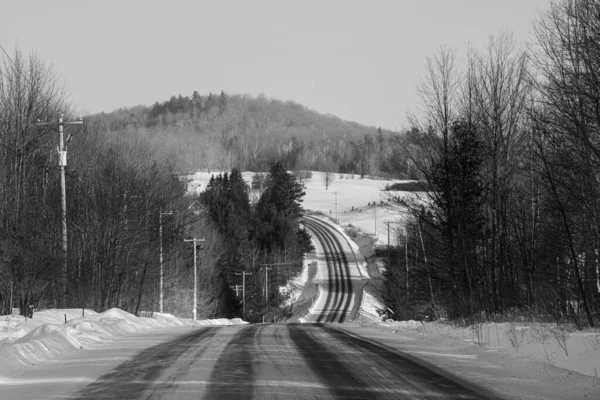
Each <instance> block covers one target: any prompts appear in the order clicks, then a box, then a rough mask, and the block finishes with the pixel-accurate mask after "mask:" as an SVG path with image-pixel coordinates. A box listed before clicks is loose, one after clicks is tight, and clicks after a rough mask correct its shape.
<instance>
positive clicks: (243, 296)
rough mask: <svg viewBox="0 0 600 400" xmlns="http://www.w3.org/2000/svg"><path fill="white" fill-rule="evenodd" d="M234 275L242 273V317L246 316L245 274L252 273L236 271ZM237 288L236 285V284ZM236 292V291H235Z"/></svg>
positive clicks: (249, 273) (250, 273)
mask: <svg viewBox="0 0 600 400" xmlns="http://www.w3.org/2000/svg"><path fill="white" fill-rule="evenodd" d="M235 274H236V275H242V319H244V318H246V275H252V272H246V271H242V272H236V273H235ZM236 290H237V285H236ZM236 294H237V293H236Z"/></svg>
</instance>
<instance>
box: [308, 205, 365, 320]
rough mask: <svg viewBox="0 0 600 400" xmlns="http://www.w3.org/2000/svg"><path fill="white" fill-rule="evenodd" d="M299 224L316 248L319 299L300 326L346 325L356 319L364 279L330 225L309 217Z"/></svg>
mask: <svg viewBox="0 0 600 400" xmlns="http://www.w3.org/2000/svg"><path fill="white" fill-rule="evenodd" d="M302 223H303V224H304V226H305V227H306V228H307V229H308V231H309V232H310V234H311V235H312V236H313V238H314V239H316V240H315V241H314V243H315V245H316V251H315V253H316V255H317V262H318V263H319V265H318V267H317V269H318V272H317V279H315V282H317V283H318V285H319V296H318V298H317V300H316V301H315V303H314V304H313V306H312V307H311V309H310V310H309V312H308V314H307V315H305V316H304V317H303V318H301V319H300V321H301V322H347V321H351V320H354V319H356V317H357V315H358V313H359V311H360V304H361V301H362V293H363V279H362V276H361V274H360V270H359V268H358V262H359V261H358V260H357V259H356V255H355V254H354V251H353V250H352V247H351V246H350V243H348V241H347V240H346V238H345V237H344V236H343V235H342V234H341V233H340V232H338V231H337V229H335V227H334V226H332V225H331V224H329V223H327V222H325V221H323V220H321V219H318V218H312V217H304V218H303V219H302Z"/></svg>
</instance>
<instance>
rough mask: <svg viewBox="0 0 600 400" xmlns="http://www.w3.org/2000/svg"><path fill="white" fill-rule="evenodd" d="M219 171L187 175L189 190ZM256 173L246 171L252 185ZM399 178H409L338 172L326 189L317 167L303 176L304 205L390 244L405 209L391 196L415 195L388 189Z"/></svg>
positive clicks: (197, 189) (193, 190) (197, 188)
mask: <svg viewBox="0 0 600 400" xmlns="http://www.w3.org/2000/svg"><path fill="white" fill-rule="evenodd" d="M219 173H222V172H219V171H213V172H211V173H208V172H198V173H196V174H195V175H188V176H187V177H186V178H185V180H186V181H187V182H188V191H189V192H190V193H199V192H201V191H203V190H204V189H206V185H207V184H208V182H209V180H210V177H211V176H213V175H217V174H219ZM253 175H254V173H253V172H243V173H242V176H243V177H244V180H245V181H246V182H248V184H249V185H251V184H252V177H253ZM397 182H406V181H399V180H385V179H369V178H361V177H360V175H353V174H336V175H335V180H334V181H333V183H331V184H330V185H329V188H328V189H325V183H324V180H323V174H322V173H321V172H315V171H313V172H312V177H311V178H306V179H303V180H302V183H304V185H305V189H306V195H305V196H304V202H303V203H302V206H303V207H304V208H305V209H306V210H312V211H319V212H322V213H324V214H326V215H329V216H330V217H331V218H336V215H337V219H339V222H340V224H341V225H348V224H352V225H353V226H354V227H356V228H358V229H360V230H361V231H362V232H364V233H366V234H370V235H373V236H374V237H376V238H377V239H378V242H379V243H380V244H387V240H388V227H389V229H390V242H391V243H392V244H393V243H394V230H395V229H398V228H401V227H402V226H403V225H402V223H403V221H404V215H405V214H404V211H405V210H404V209H403V208H402V207H400V206H399V205H398V204H397V203H394V202H393V201H390V202H389V203H388V200H393V198H397V197H401V198H404V197H407V196H410V197H414V196H415V194H414V193H411V192H402V191H384V189H385V187H386V185H392V184H393V183H397ZM382 202H383V204H382ZM336 204H337V206H336ZM369 204H370V205H369ZM388 222H389V225H388Z"/></svg>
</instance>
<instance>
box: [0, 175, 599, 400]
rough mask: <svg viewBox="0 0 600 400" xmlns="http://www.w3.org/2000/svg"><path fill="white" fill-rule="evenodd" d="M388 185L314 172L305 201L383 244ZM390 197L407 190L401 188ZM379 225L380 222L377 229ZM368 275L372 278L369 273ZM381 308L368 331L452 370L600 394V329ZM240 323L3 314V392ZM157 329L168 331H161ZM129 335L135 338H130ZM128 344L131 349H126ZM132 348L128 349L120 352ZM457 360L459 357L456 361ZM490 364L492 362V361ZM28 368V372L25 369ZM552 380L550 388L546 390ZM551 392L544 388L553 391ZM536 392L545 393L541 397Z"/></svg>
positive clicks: (367, 299)
mask: <svg viewBox="0 0 600 400" xmlns="http://www.w3.org/2000/svg"><path fill="white" fill-rule="evenodd" d="M252 175H253V174H252V173H244V178H245V179H246V180H247V181H248V182H249V183H250V182H251V180H252ZM195 178H197V179H195V181H193V185H192V186H193V187H195V188H204V187H205V186H206V183H207V182H208V179H209V178H210V175H209V174H208V173H199V174H198V175H197V177H195ZM391 183H393V182H392V181H385V180H371V179H360V177H358V176H353V177H351V176H349V175H344V176H343V177H342V178H340V176H339V175H338V176H337V179H336V181H335V182H334V183H333V184H332V185H331V186H330V187H329V189H328V190H325V186H324V183H323V181H322V179H321V176H320V174H319V173H316V172H315V173H313V178H312V179H305V180H304V184H305V186H306V196H305V200H304V203H303V206H304V208H305V209H307V210H313V211H320V212H323V213H325V214H330V211H331V217H332V218H335V210H336V208H335V205H336V196H337V216H338V218H339V221H340V224H341V225H342V226H346V225H349V224H352V225H353V226H354V227H356V228H358V229H360V230H361V231H363V232H364V233H366V234H371V235H374V236H375V234H376V236H377V238H378V240H379V242H380V243H387V224H386V222H387V221H390V222H392V223H391V224H390V225H397V226H399V227H400V228H401V226H402V225H401V224H402V220H403V217H402V214H401V210H398V209H396V210H391V209H388V208H386V207H381V201H384V202H385V201H386V200H387V199H388V196H389V195H390V193H389V192H382V189H384V188H385V185H386V184H391ZM335 193H337V195H336V194H335ZM391 195H392V196H404V195H410V194H407V193H402V192H397V193H392V194H391ZM374 202H377V203H378V204H379V205H380V206H378V207H377V214H376V215H375V207H374V206H371V207H369V206H368V203H371V204H372V203H374ZM353 207H354V211H353V210H352V208H353ZM359 210H360V211H359ZM386 210H387V211H386ZM375 216H376V218H375ZM375 226H377V228H376V229H375ZM306 277H307V273H306V269H305V272H304V273H303V274H301V275H300V276H298V277H297V278H296V279H295V280H294V282H291V283H290V285H288V290H289V291H290V292H293V293H292V298H297V297H298V295H299V293H300V291H301V289H302V287H303V285H304V282H306ZM365 277H366V278H368V276H366V274H365ZM380 308H382V305H381V303H379V301H378V300H377V299H376V298H375V297H374V296H372V295H371V294H369V293H365V296H364V297H363V303H362V312H361V316H362V317H363V318H362V321H368V322H371V323H373V325H370V326H372V327H375V326H377V327H379V328H377V329H375V330H373V329H372V328H370V330H365V331H364V333H363V334H366V332H379V331H381V332H384V330H385V331H386V332H387V333H386V338H387V339H390V337H392V338H393V335H402V334H403V333H404V335H412V336H411V338H413V339H417V340H418V339H421V341H422V344H421V345H416V343H415V347H414V349H412V350H411V349H409V348H403V350H404V351H409V352H410V351H413V353H414V354H415V355H417V356H419V357H422V358H425V359H428V358H432V357H434V353H435V352H434V349H437V348H439V351H438V350H435V351H436V352H440V351H441V352H442V353H444V352H445V353H448V354H446V355H443V357H441V358H440V357H439V354H437V353H436V354H437V355H435V357H437V358H436V360H437V361H436V362H437V363H438V364H440V363H441V364H440V365H441V366H443V367H445V368H448V369H453V368H454V367H456V368H458V369H459V370H460V368H463V366H465V365H467V364H461V363H462V362H463V361H464V360H465V357H467V356H465V355H464V354H468V357H470V358H468V359H466V360H467V361H468V365H472V364H473V363H476V362H484V361H485V362H486V363H492V364H496V365H499V366H502V367H503V368H505V369H506V368H516V365H517V364H516V362H517V361H518V366H519V367H518V368H520V371H524V372H523V373H525V371H537V372H539V374H540V378H539V379H538V380H539V382H538V383H536V385H538V387H539V389H540V393H541V391H542V389H543V388H544V387H546V386H547V385H546V384H549V383H548V382H546V383H545V382H544V377H543V376H544V375H546V376H553V378H552V379H553V382H554V383H556V382H558V380H560V385H562V386H565V387H566V386H571V387H577V388H578V390H579V391H580V392H581V393H584V392H585V393H587V396H588V397H587V398H599V397H596V395H598V394H599V393H600V390H599V389H598V388H599V387H600V386H596V383H595V382H597V380H596V379H592V381H590V380H589V379H590V378H589V377H592V378H597V377H598V376H600V330H588V331H585V332H580V331H570V330H568V329H566V328H564V327H561V326H556V325H552V324H541V323H525V322H514V323H503V324H495V323H485V324H476V325H473V326H470V327H466V328H461V327H457V326H453V325H451V324H447V323H441V322H428V323H421V322H415V321H402V322H380V317H379V316H378V314H377V311H376V310H377V309H380ZM83 314H84V315H83ZM65 318H66V322H65ZM240 323H244V322H243V321H241V320H239V319H236V320H227V319H218V320H206V321H192V320H189V319H181V318H176V317H174V316H172V315H169V314H158V313H154V315H153V317H152V318H140V317H136V316H134V315H132V314H129V313H127V312H124V311H122V310H118V309H111V310H108V311H105V312H103V313H96V312H94V311H92V310H85V311H82V310H81V309H70V310H43V311H39V312H36V313H35V314H34V316H33V319H27V320H26V319H25V318H23V317H21V316H12V315H8V316H1V317H0V398H1V397H2V396H1V393H2V392H3V387H4V388H8V387H11V388H13V387H15V385H19V384H20V383H19V382H21V381H19V380H18V379H15V378H14V376H15V375H18V374H19V373H18V372H15V371H19V370H20V367H22V366H26V365H27V366H31V365H32V364H40V363H41V364H42V365H47V367H46V368H54V367H55V366H56V364H55V362H56V360H57V359H61V358H63V357H66V356H69V355H73V354H77V357H79V358H82V359H85V358H86V354H88V356H87V357H88V358H89V359H90V360H95V361H94V363H96V364H97V365H101V364H102V363H104V361H102V360H101V359H99V358H98V357H99V354H105V353H106V350H107V349H111V348H117V347H119V346H131V345H132V344H133V347H132V348H131V351H132V352H133V351H136V350H135V349H139V348H143V346H150V345H151V344H153V343H156V342H159V341H161V340H162V341H164V340H167V338H169V337H172V336H173V335H175V334H177V332H179V333H181V332H183V331H185V330H189V329H192V328H193V327H194V326H199V325H228V324H240ZM365 326H366V325H365ZM365 329H366V328H365ZM160 332H164V334H161V333H160ZM370 334H373V333H370ZM169 335H171V336H169ZM373 335H374V334H373ZM382 335H383V333H382ZM390 335H392V336H390ZM373 337H374V338H375V337H376V336H373ZM398 337H399V336H398ZM127 338H134V339H135V340H134V339H131V340H129V341H128V339H127ZM149 338H150V339H149ZM404 339H406V338H404ZM411 340H412V339H411ZM449 340H453V342H452V343H457V342H458V343H462V344H463V345H461V346H458V347H457V346H455V345H452V346H453V347H452V351H453V352H454V353H456V354H454V355H452V357H450V355H449V354H450V347H448V346H450V344H448V343H450V342H448V341H449ZM124 348H125V347H124ZM126 348H128V349H129V347H126ZM423 348H430V350H431V351H430V352H429V353H428V351H425V350H423ZM86 352H87V353H86ZM117 353H118V351H117ZM459 353H462V354H463V355H461V354H459ZM128 354H129V353H123V357H126V356H127V355H128ZM440 354H441V353H440ZM440 360H442V361H443V362H440ZM453 360H458V361H456V363H455V364H452V363H453V362H454V361H453ZM105 361H106V363H107V365H109V364H110V363H114V362H115V360H112V359H111V360H108V359H107V360H105ZM431 361H432V362H434V361H435V360H433V358H432V359H431ZM90 362H92V361H90ZM434 363H435V362H434ZM486 365H487V364H486ZM524 365H525V366H524ZM99 368H100V367H99ZM465 368H466V367H465ZM486 368H492V367H489V366H487V367H486ZM499 368H500V367H499ZM44 371H45V370H43V369H41V370H40V371H38V373H39V375H40V377H43V376H45V375H44V373H45V372H44ZM540 371H541V372H540ZM557 371H559V372H557ZM560 371H573V372H575V373H576V374H572V373H570V372H567V373H560ZM458 372H460V371H458ZM464 372H465V374H469V373H470V372H469V371H467V370H466V369H465V371H464ZM537 372H536V373H537ZM23 374H24V375H27V373H23ZM517 374H518V372H517V370H515V376H517ZM579 374H581V375H579ZM37 379H38V381H39V383H42V381H43V379H41V378H37ZM73 379H80V378H73ZM81 379H83V380H82V381H81V382H80V383H81V384H83V383H85V379H84V378H81ZM490 379H494V378H493V377H492V378H490ZM515 379H518V377H517V378H515ZM586 379H587V380H586ZM22 382H23V384H28V385H29V384H35V382H37V381H35V380H34V379H33V378H23V379H22ZM32 382H33V383H32ZM590 382H592V383H590ZM64 383H65V384H72V383H73V382H71V381H69V380H67V381H65V382H64ZM57 384H58V383H57ZM550 386H551V385H550ZM550 386H547V387H546V389H548V388H549V387H550ZM548 390H549V389H548ZM548 390H547V392H548V393H550V392H549V391H548ZM534 392H535V390H534ZM548 397H550V396H548ZM528 398H529V397H528ZM531 398H536V397H535V396H534V397H531ZM539 398H545V397H544V396H543V395H542V396H540V397H539ZM553 398H557V397H556V396H555V397H553Z"/></svg>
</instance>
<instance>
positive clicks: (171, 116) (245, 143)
mask: <svg viewBox="0 0 600 400" xmlns="http://www.w3.org/2000/svg"><path fill="white" fill-rule="evenodd" d="M89 121H90V125H91V126H92V127H93V128H92V129H96V130H100V131H101V130H110V131H111V132H113V133H114V132H119V133H123V134H127V135H137V136H138V137H141V138H144V139H148V140H151V141H152V142H153V143H155V144H156V145H157V146H160V147H163V148H166V149H169V150H171V151H174V152H175V153H176V154H177V157H178V159H179V163H180V167H181V169H182V170H187V171H194V170H199V169H203V170H211V169H219V170H227V169H230V168H231V167H233V166H238V167H239V168H240V169H242V170H250V171H263V170H266V166H267V165H269V164H270V163H271V162H273V161H275V160H279V161H281V162H283V163H284V165H285V167H286V168H288V169H313V170H320V171H332V172H339V173H356V174H361V175H382V174H386V173H387V172H389V171H387V170H386V167H385V162H386V160H387V159H388V158H389V157H390V151H389V147H390V146H388V141H389V140H390V138H392V137H393V136H398V134H397V133H394V132H389V131H384V130H381V129H380V128H376V127H367V126H363V125H360V124H358V123H356V122H348V121H344V120H342V119H340V118H338V117H335V116H332V115H324V114H321V113H318V112H316V111H313V110H310V109H308V108H306V107H304V106H302V105H300V104H297V103H294V102H289V101H288V102H283V101H280V100H274V99H267V98H265V97H264V96H259V97H252V96H248V95H227V94H226V93H224V92H221V93H220V94H218V95H216V94H209V95H208V96H201V95H200V94H198V92H196V91H195V92H194V93H193V94H192V96H191V97H189V96H181V95H179V96H172V97H171V98H170V99H169V100H167V101H164V102H157V103H155V104H154V105H152V106H135V107H131V108H121V109H119V110H116V111H113V112H111V113H102V114H96V115H92V116H90V117H89ZM401 177H402V176H398V178H401Z"/></svg>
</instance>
